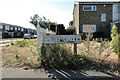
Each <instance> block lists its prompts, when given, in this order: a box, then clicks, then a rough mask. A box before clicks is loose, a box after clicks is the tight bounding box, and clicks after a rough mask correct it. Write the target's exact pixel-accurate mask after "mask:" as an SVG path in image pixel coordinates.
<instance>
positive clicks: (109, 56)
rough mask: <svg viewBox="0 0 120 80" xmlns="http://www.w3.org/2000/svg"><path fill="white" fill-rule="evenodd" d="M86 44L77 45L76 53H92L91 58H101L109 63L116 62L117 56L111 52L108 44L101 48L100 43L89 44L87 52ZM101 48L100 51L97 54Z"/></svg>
mask: <svg viewBox="0 0 120 80" xmlns="http://www.w3.org/2000/svg"><path fill="white" fill-rule="evenodd" d="M86 47H87V46H86V45H85V44H83V43H81V44H78V45H77V48H78V49H77V50H78V54H83V55H92V57H93V58H96V59H102V60H105V61H108V62H111V63H118V56H117V55H116V54H115V53H114V52H113V50H112V48H111V47H110V46H109V47H107V48H104V49H101V48H99V47H100V43H97V42H96V43H94V44H92V43H91V44H90V46H89V50H90V51H89V53H87V52H86V50H87V48H86ZM100 50H101V53H100V54H99V52H100Z"/></svg>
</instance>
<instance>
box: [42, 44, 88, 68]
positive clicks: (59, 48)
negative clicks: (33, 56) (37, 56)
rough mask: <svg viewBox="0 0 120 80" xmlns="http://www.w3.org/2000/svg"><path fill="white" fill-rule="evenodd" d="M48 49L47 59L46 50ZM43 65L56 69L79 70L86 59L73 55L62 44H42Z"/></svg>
mask: <svg viewBox="0 0 120 80" xmlns="http://www.w3.org/2000/svg"><path fill="white" fill-rule="evenodd" d="M48 46H49V48H50V56H49V57H48V56H47V54H48V53H46V50H48ZM41 50H42V51H41V52H42V60H41V63H42V64H43V65H47V66H49V67H53V68H58V69H80V68H81V67H83V65H84V64H86V62H87V58H86V57H83V56H81V55H75V54H74V53H72V51H70V50H69V49H68V48H67V47H66V46H65V45H64V44H50V45H46V44H43V46H42V48H41Z"/></svg>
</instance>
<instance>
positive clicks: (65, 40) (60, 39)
mask: <svg viewBox="0 0 120 80" xmlns="http://www.w3.org/2000/svg"><path fill="white" fill-rule="evenodd" d="M80 42H81V37H80V35H44V36H42V43H46V44H75V43H80Z"/></svg>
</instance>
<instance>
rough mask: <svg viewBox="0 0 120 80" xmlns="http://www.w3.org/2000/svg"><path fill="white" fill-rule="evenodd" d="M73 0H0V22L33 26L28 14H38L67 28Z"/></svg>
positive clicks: (71, 15)
mask: <svg viewBox="0 0 120 80" xmlns="http://www.w3.org/2000/svg"><path fill="white" fill-rule="evenodd" d="M74 1H75V0H0V22H2V23H8V24H13V25H19V26H23V27H27V28H29V27H30V28H34V27H33V26H32V25H31V24H30V23H29V21H30V16H33V15H34V14H38V15H39V16H45V17H46V18H47V19H50V20H51V21H52V22H56V23H58V24H64V26H65V27H66V28H67V27H68V26H69V22H70V21H72V20H73V6H74ZM77 1H81V0H77ZM82 1H84V0H82ZM87 1H91V0H87ZM94 1H96V0H94ZM99 1H101V0H99ZM108 1H110V0H108ZM114 1H115V0H114ZM116 1H117V0H116Z"/></svg>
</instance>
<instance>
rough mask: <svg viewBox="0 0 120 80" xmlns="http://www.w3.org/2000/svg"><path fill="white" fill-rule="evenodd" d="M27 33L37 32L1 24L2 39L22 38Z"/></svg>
mask: <svg viewBox="0 0 120 80" xmlns="http://www.w3.org/2000/svg"><path fill="white" fill-rule="evenodd" d="M25 33H31V34H34V33H36V30H34V29H30V28H25V27H21V26H17V25H12V24H7V23H0V39H1V38H20V37H21V38H22V37H23V35H24V34H25Z"/></svg>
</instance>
